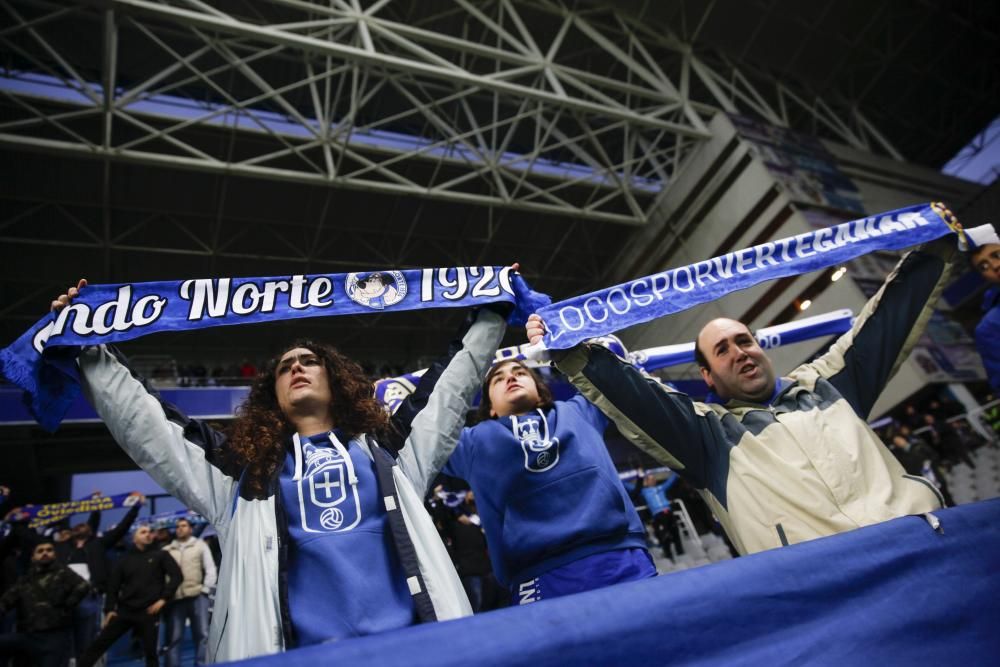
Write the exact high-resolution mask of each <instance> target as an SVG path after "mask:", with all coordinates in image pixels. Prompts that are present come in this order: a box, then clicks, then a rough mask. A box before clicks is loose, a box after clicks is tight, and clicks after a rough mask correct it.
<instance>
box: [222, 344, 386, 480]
mask: <svg viewBox="0 0 1000 667" xmlns="http://www.w3.org/2000/svg"><path fill="white" fill-rule="evenodd" d="M298 347H301V348H305V349H307V350H309V351H311V352H312V353H313V354H315V355H316V356H317V357H319V358H320V360H321V361H322V363H323V367H324V368H325V369H326V373H327V377H328V379H329V381H330V390H331V394H332V399H331V401H330V415H331V417H332V419H333V423H334V425H335V426H336V427H337V428H339V429H340V430H341V431H343V432H344V434H345V435H346V436H347V437H349V438H353V437H355V436H357V435H360V434H362V433H372V434H381V433H384V432H385V431H386V429H387V428H388V423H389V416H388V413H387V412H386V411H385V410H384V409H383V408H382V406H381V405H380V404H379V402H378V401H377V400H376V399H375V394H374V388H373V386H372V383H371V381H370V380H369V379H368V376H367V375H366V374H365V372H364V370H363V369H362V368H361V366H360V365H358V364H357V363H356V362H355V361H352V360H351V359H350V358H348V357H346V356H344V355H343V354H341V353H340V352H338V351H337V350H336V349H335V348H333V347H332V346H330V345H325V344H323V343H317V342H315V341H312V340H301V339H300V340H296V341H293V342H292V343H291V344H290V345H287V346H285V348H284V349H283V350H282V351H281V352H280V353H278V354H276V355H275V356H274V358H272V359H271V360H270V361H269V362H268V364H267V366H266V367H265V368H264V369H263V370H261V371H260V373H258V375H257V377H256V378H255V379H254V382H253V384H252V385H251V386H250V393H249V394H248V395H247V397H246V400H244V401H243V403H242V405H240V407H239V408H237V410H236V419H234V420H233V424H232V426H231V427H230V432H229V454H230V455H231V456H232V457H233V463H235V464H236V465H238V466H241V467H243V468H244V469H245V471H244V474H243V481H242V484H243V486H244V487H245V488H246V490H247V491H248V492H249V493H250V494H252V495H253V496H262V495H265V494H266V493H267V491H268V489H267V486H268V484H269V483H270V482H271V480H272V479H273V478H274V475H275V473H277V471H278V470H279V469H280V468H281V465H282V463H283V462H284V460H285V443H286V441H287V440H288V438H290V437H291V436H292V434H293V433H294V432H295V427H294V426H293V425H292V423H291V422H289V421H288V418H287V417H285V415H284V413H282V411H281V408H280V407H279V406H278V395H277V394H276V393H275V390H274V384H275V379H276V378H275V370H276V369H277V366H278V362H279V361H280V360H281V357H282V356H283V355H284V354H285V353H286V352H288V351H289V350H294V349H295V348H298Z"/></svg>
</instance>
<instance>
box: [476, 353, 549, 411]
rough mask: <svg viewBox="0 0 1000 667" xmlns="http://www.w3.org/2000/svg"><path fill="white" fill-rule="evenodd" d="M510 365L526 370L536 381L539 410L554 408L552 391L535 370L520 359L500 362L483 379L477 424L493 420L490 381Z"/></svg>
mask: <svg viewBox="0 0 1000 667" xmlns="http://www.w3.org/2000/svg"><path fill="white" fill-rule="evenodd" d="M508 364H514V365H516V366H520V367H521V368H523V369H524V370H526V371H528V375H530V376H531V378H532V379H533V380H534V381H535V386H536V387H537V388H538V407H539V408H541V409H543V410H548V409H549V408H551V407H552V404H553V403H554V402H555V401H554V400H553V399H552V390H551V389H549V385H547V384H545V380H543V379H542V376H541V375H539V374H538V372H537V371H535V369H534V368H531V367H530V366H528V365H526V364H525V363H524V362H523V361H521V360H519V359H504V360H503V361H498V362H497V363H495V364H493V366H492V367H491V368H490V370H489V372H488V373H487V374H486V378H485V379H483V388H482V398H480V399H479V408H478V409H477V410H476V421H477V422H481V421H486V420H487V419H492V418H493V417H492V415H490V409H491V408H492V407H493V404H492V402H491V401H490V380H492V379H493V376H494V375H496V374H497V371H499V370H500V369H501V368H503V367H504V366H506V365H508Z"/></svg>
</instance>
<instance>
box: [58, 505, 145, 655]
mask: <svg viewBox="0 0 1000 667" xmlns="http://www.w3.org/2000/svg"><path fill="white" fill-rule="evenodd" d="M95 495H100V493H99V492H95ZM132 498H134V499H135V500H134V502H133V504H132V507H131V508H130V509H129V511H128V512H126V513H125V516H124V517H123V518H122V520H121V521H119V522H118V525H116V526H115V527H114V528H112V529H111V530H109V531H107V532H106V533H104V534H103V535H98V534H97V531H98V529H99V528H100V525H101V513H100V512H91V513H90V518H89V519H88V521H87V522H86V523H78V524H76V525H75V526H73V534H72V537H71V538H70V539H68V540H65V541H62V542H59V543H58V544H56V554H57V557H58V558H59V562H61V563H63V564H65V565H67V566H68V567H69V568H70V569H71V570H73V571H74V572H76V573H77V574H78V575H80V576H81V577H83V579H84V580H86V581H87V582H89V583H90V591H89V592H88V593H87V595H86V597H84V599H83V600H82V601H81V602H80V604H79V605H78V606H77V607H76V609H75V611H74V612H73V615H74V617H73V655H74V656H76V658H77V660H79V659H80V658H81V657H82V655H83V651H84V649H86V648H87V647H88V646H90V644H91V643H93V641H94V638H95V637H96V636H97V633H98V632H99V631H100V629H101V608H102V607H103V606H104V592H105V591H106V590H107V586H108V575H109V569H110V568H109V564H108V551H110V550H111V549H112V548H113V547H114V546H115V545H116V544H117V543H118V541H119V540H120V539H122V538H123V537H124V536H125V535H127V534H128V531H129V528H131V527H132V524H133V523H134V522H135V518H136V517H137V516H138V515H139V509H140V508H141V507H142V505H143V503H145V502H146V497H145V496H143V495H142V494H141V493H135V494H133V495H132Z"/></svg>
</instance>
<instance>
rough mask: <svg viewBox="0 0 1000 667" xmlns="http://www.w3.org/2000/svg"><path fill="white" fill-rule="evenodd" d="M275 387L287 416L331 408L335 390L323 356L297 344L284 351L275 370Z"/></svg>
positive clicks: (281, 406) (282, 409) (279, 404)
mask: <svg viewBox="0 0 1000 667" xmlns="http://www.w3.org/2000/svg"><path fill="white" fill-rule="evenodd" d="M274 378H275V379H274V391H275V393H276V394H277V395H278V406H279V407H280V408H281V411H282V412H283V413H284V414H285V416H286V417H287V416H289V415H292V414H302V413H305V412H310V411H314V410H321V411H326V410H329V406H330V402H331V400H332V394H331V392H330V380H329V377H328V376H327V373H326V367H325V366H324V365H323V360H322V359H320V358H319V357H318V356H317V355H315V354H313V353H312V351H311V350H307V349H306V348H304V347H297V348H295V349H293V350H289V351H288V352H285V353H284V354H283V355H281V360H280V361H278V366H277V367H276V368H275V370H274Z"/></svg>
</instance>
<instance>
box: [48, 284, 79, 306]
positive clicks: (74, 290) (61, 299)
mask: <svg viewBox="0 0 1000 667" xmlns="http://www.w3.org/2000/svg"><path fill="white" fill-rule="evenodd" d="M86 286H87V279H86V278H80V281H79V282H78V283H77V284H76V287H70V288H69V289H68V290H66V293H65V294H60V295H59V296H58V297H56V299H55V300H54V301H53V302H52V304H51V306H50V308H49V310H52V311H57V310H62V309H63V308H65V307H66V306H68V305H69V302H70V301H72V300H73V299H75V298H76V297H77V296H79V294H80V290H81V289H83V288H84V287H86Z"/></svg>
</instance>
